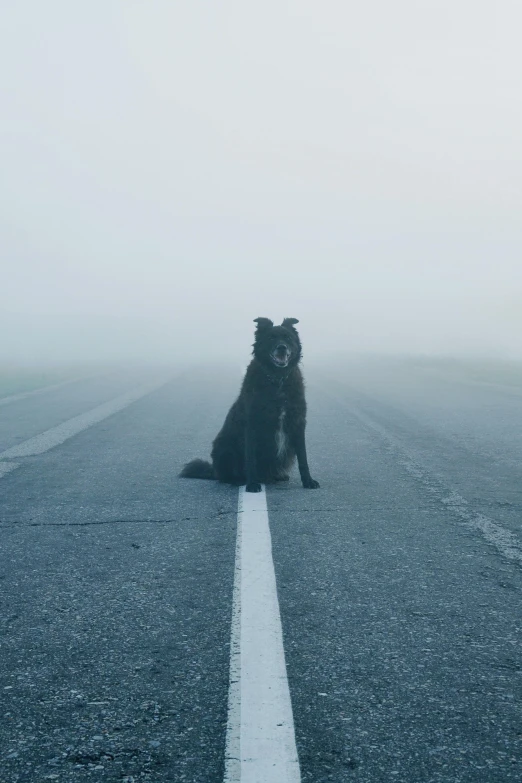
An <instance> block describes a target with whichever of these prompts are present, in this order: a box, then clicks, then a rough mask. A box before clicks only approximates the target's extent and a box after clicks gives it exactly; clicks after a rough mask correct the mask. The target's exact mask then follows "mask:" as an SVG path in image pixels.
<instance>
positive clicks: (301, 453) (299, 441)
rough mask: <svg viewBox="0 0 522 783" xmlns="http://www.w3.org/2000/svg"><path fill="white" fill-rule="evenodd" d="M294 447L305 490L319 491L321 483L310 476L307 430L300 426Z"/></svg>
mask: <svg viewBox="0 0 522 783" xmlns="http://www.w3.org/2000/svg"><path fill="white" fill-rule="evenodd" d="M294 447H295V453H296V456H297V464H298V466H299V473H300V474H301V481H302V482H303V487H305V489H317V488H318V487H319V482H318V481H316V480H315V479H313V478H312V477H311V475H310V468H309V467H308V459H307V456H306V442H305V428H304V426H300V427H298V428H297V431H296V433H295V436H294Z"/></svg>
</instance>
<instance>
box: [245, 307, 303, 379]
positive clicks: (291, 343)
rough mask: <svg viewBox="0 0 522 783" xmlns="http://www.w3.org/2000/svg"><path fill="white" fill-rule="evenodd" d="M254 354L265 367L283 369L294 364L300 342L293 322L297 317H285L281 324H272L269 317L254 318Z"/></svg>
mask: <svg viewBox="0 0 522 783" xmlns="http://www.w3.org/2000/svg"><path fill="white" fill-rule="evenodd" d="M255 321H256V323H257V329H256V340H255V343H254V356H255V357H256V359H258V361H260V362H261V363H262V364H263V365H264V366H265V367H267V368H270V369H277V370H285V369H286V368H288V367H293V366H295V365H296V364H297V363H298V362H299V360H300V358H301V342H300V340H299V335H298V334H297V331H296V329H295V327H294V324H297V323H299V321H298V320H297V318H285V320H284V321H283V323H282V324H281V326H274V324H273V322H272V321H271V320H270V319H269V318H256V319H255Z"/></svg>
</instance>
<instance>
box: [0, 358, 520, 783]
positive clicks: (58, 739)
mask: <svg viewBox="0 0 522 783" xmlns="http://www.w3.org/2000/svg"><path fill="white" fill-rule="evenodd" d="M304 370H305V377H306V378H307V380H308V399H309V428H308V442H309V446H308V449H309V461H310V465H311V470H312V475H313V476H314V477H316V478H317V479H318V480H319V481H320V482H321V489H320V490H318V491H317V492H308V491H305V490H303V489H302V487H301V486H300V483H299V481H298V477H297V473H294V474H293V476H292V480H291V481H290V482H289V484H288V485H285V486H277V487H269V488H268V491H267V498H268V510H269V517H270V525H271V530H272V539H273V555H274V563H275V569H276V576H277V584H278V593H279V601H280V609H281V617H282V623H283V634H284V643H285V652H286V660H287V669H288V677H289V683H290V691H291V697H292V703H293V709H294V720H295V729H296V739H297V745H298V751H299V757H300V762H301V772H302V779H303V781H310V782H312V781H313V782H314V783H322V781H331V780H333V781H343V782H344V781H357V783H381V782H382V783H384V782H385V781H386V783H389V781H391V780H398V781H401V783H432V782H433V783H435V782H437V783H439V782H441V783H461V782H462V783H504V781H519V780H521V779H522V768H521V762H522V753H521V741H522V714H521V678H522V667H521V657H522V656H521V625H522V612H521V595H522V574H521V566H522V531H521V521H522V514H521V512H522V484H521V480H520V479H521V477H520V472H521V464H522V390H520V389H518V388H516V387H508V386H503V385H502V384H496V385H495V384H488V383H481V382H477V381H475V380H473V379H467V378H466V377H465V374H464V375H463V376H462V377H459V378H455V377H452V376H450V375H447V374H444V372H440V371H437V368H435V369H434V368H433V367H430V366H428V365H415V364H412V363H405V362H398V361H397V362H393V361H389V362H381V363H377V362H362V361H361V362H357V363H352V364H350V365H348V364H346V365H345V366H343V368H342V369H339V368H335V367H334V366H331V365H324V366H322V367H320V366H314V367H311V368H308V367H306V366H305V368H304ZM138 375H139V373H138V372H137V371H133V372H131V371H129V372H128V373H120V374H114V375H112V376H108V377H104V378H89V379H87V380H85V381H78V382H75V383H74V384H70V385H67V386H64V387H61V388H59V389H56V390H51V391H49V392H48V393H44V394H41V395H37V396H35V397H31V398H27V399H23V400H19V401H14V402H11V403H9V404H6V405H4V406H1V407H0V451H4V450H6V449H7V448H10V447H11V446H14V445H16V444H17V443H19V442H21V441H23V440H25V439H27V438H30V437H33V436H35V435H37V434H39V433H40V432H42V431H44V430H45V429H47V428H50V427H53V426H56V425H57V424H60V423H61V422H63V421H65V420H67V419H68V418H70V417H72V416H76V415H78V414H80V413H83V412H84V411H86V410H88V409H89V408H91V407H94V406H96V405H99V404H101V403H103V402H105V401H107V400H109V399H112V398H113V397H116V396H118V395H119V394H122V393H124V392H125V391H127V390H128V389H130V388H132V386H133V385H137V384H138V383H140V382H142V381H143V380H144V379H143V376H142V375H140V376H139V377H138ZM239 382H240V370H239V369H238V368H225V369H224V368H215V369H214V370H210V369H209V370H204V369H201V370H197V371H195V370H192V371H190V372H181V371H180V372H178V373H176V372H174V373H173V378H172V380H171V381H170V382H169V383H167V384H166V385H165V386H163V387H161V388H160V389H158V390H156V391H154V392H153V393H151V394H150V395H148V396H146V397H144V398H142V399H140V400H138V401H137V402H134V403H133V404H131V405H130V406H129V407H127V408H125V409H124V410H122V411H120V412H118V413H116V414H114V415H113V416H111V417H109V418H107V419H105V420H104V421H102V422H100V423H98V424H96V425H95V426H92V427H90V428H89V429H86V430H85V431H83V432H81V433H79V434H78V435H76V436H74V437H72V438H71V439H70V440H67V441H66V442H65V443H63V444H62V445H60V446H58V447H56V448H54V449H51V450H50V451H48V452H46V453H44V454H41V455H39V456H36V457H25V458H19V459H17V460H16V461H17V462H18V463H21V466H20V467H18V468H17V469H16V470H13V471H12V472H10V473H8V474H6V475H4V476H3V477H1V478H0V528H1V533H0V535H1V538H0V644H1V648H0V660H1V663H2V665H1V668H0V716H1V721H0V783H22V782H23V783H26V782H27V783H34V782H35V781H44V780H56V781H64V783H67V782H69V781H70V782H71V783H80V781H84V780H85V781H127V783H137V782H138V781H150V783H156V782H158V783H160V782H161V781H190V782H191V783H200V782H201V783H204V782H205V783H206V782H207V781H208V782H209V783H210V782H214V781H221V780H222V779H223V771H224V743H225V729H226V720H227V693H228V666H229V652H230V650H229V643H230V622H231V611H232V586H233V575H234V548H235V533H236V511H237V489H235V488H231V487H227V486H221V485H218V484H215V483H214V482H202V481H188V480H181V479H178V478H177V473H178V471H179V469H180V467H181V465H182V464H183V463H184V462H185V461H186V460H188V459H190V458H191V457H195V456H201V457H206V456H208V454H209V451H210V443H211V440H212V438H213V437H214V436H215V434H216V432H217V430H218V428H219V427H220V426H221V423H222V420H223V417H224V415H225V413H226V411H227V409H228V407H229V405H230V404H231V402H232V401H233V399H234V397H235V395H236V394H237V391H238V386H239ZM267 783H270V782H269V781H267Z"/></svg>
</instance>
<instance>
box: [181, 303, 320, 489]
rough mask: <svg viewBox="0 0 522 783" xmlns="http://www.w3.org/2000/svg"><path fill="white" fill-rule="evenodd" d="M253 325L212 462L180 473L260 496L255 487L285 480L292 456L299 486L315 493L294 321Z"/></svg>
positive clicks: (201, 462)
mask: <svg viewBox="0 0 522 783" xmlns="http://www.w3.org/2000/svg"><path fill="white" fill-rule="evenodd" d="M255 321H256V322H257V329H256V337H255V342H254V351H253V354H254V358H253V359H252V361H251V362H250V364H249V366H248V368H247V371H246V374H245V378H244V380H243V385H242V387H241V392H240V394H239V397H238V399H237V400H236V401H235V403H234V404H233V405H232V407H231V409H230V411H229V412H228V415H227V418H226V419H225V423H224V425H223V427H222V429H221V432H220V433H219V434H218V435H217V437H216V439H215V440H214V443H213V446H212V464H210V463H209V462H205V461H204V460H202V459H194V460H192V462H189V463H188V464H187V465H185V467H184V468H183V470H182V471H181V474H180V475H181V476H183V477H185V478H202V479H217V480H218V481H224V482H226V483H228V484H246V491H247V492H260V491H261V483H266V484H268V483H273V482H275V481H288V470H289V469H290V467H291V465H292V463H293V462H294V459H295V457H296V456H297V463H298V465H299V472H300V474H301V481H302V482H303V487H306V488H307V489H315V488H316V487H318V486H319V482H317V481H315V480H314V479H313V478H312V477H311V475H310V470H309V468H308V461H307V458H306V445H305V426H306V401H305V395H304V383H303V376H302V374H301V370H300V369H299V367H298V364H299V361H300V359H301V342H300V340H299V335H298V334H297V331H296V329H295V327H294V324H297V323H299V322H298V320H297V318H285V320H284V321H283V323H282V324H281V326H274V324H273V323H272V321H271V320H270V319H269V318H256V319H255Z"/></svg>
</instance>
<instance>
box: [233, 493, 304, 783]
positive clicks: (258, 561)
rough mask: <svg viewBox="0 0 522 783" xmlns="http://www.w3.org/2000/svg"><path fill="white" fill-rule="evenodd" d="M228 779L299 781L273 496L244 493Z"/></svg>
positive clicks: (238, 548)
mask: <svg viewBox="0 0 522 783" xmlns="http://www.w3.org/2000/svg"><path fill="white" fill-rule="evenodd" d="M237 529H238V532H237V543H236V567H235V576H234V598H233V609H232V634H231V660H230V689H229V700H228V725H227V742H226V762H225V783H299V782H300V780H301V773H300V770H299V759H298V755H297V748H296V744H295V731H294V719H293V715H292V703H291V700H290V690H289V687H288V678H287V674H286V664H285V653H284V648H283V632H282V627H281V616H280V613H279V602H278V599H277V588H276V579H275V572H274V562H273V559H272V542H271V537H270V528H269V523H268V511H267V505H266V493H265V489H264V487H263V490H262V492H259V493H254V492H245V488H244V487H241V489H240V490H239V503H238V522H237Z"/></svg>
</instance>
